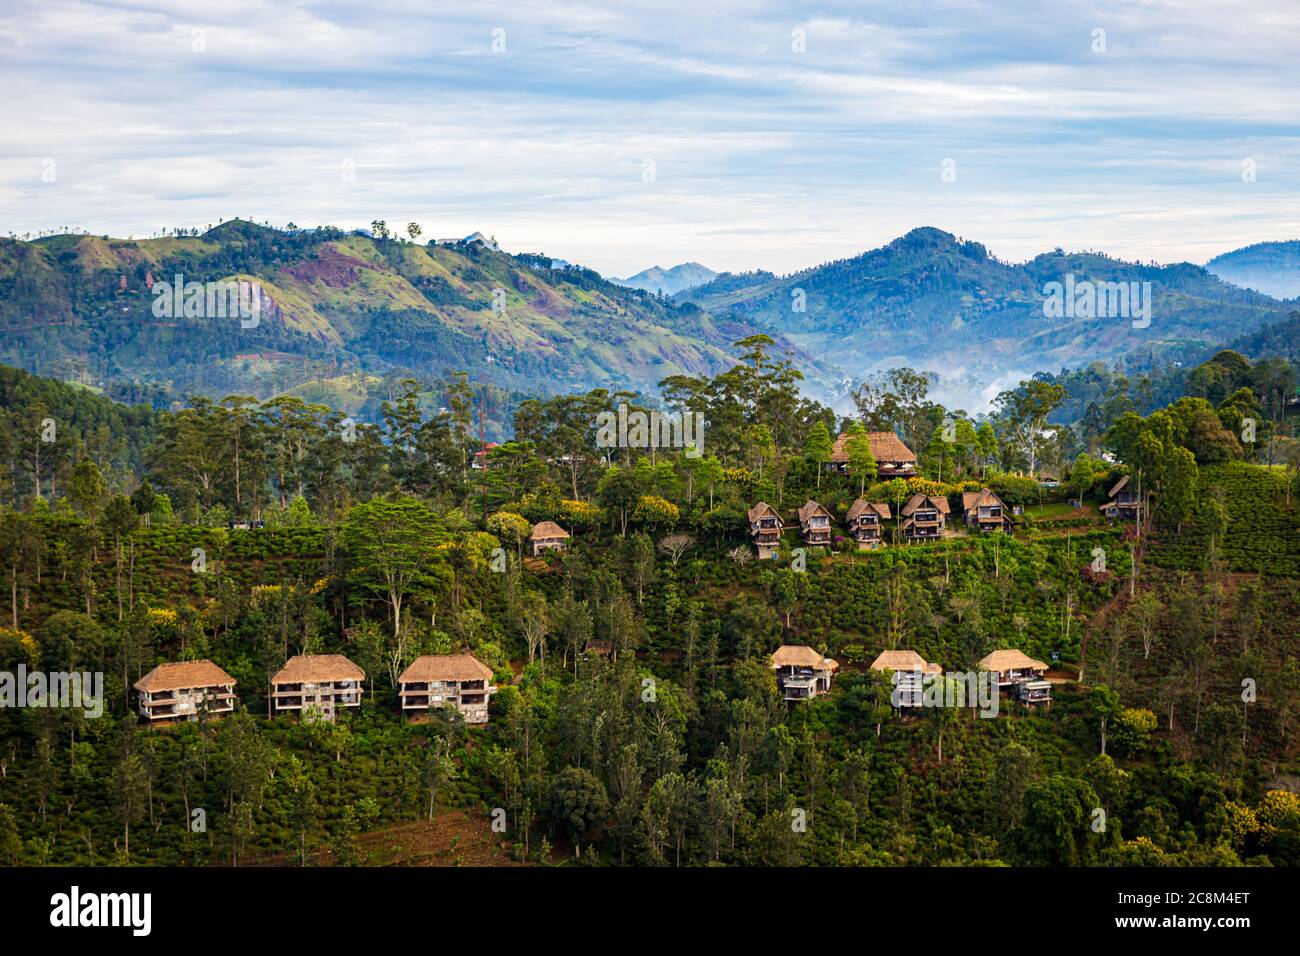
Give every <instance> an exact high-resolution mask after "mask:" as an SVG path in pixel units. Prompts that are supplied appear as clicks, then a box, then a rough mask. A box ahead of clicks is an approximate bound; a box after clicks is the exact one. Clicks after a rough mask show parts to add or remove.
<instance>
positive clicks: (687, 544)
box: [659, 534, 695, 568]
mask: <svg viewBox="0 0 1300 956" xmlns="http://www.w3.org/2000/svg"><path fill="white" fill-rule="evenodd" d="M693 547H695V539H694V538H692V537H691V536H690V535H689V534H670V535H666V536H665V537H662V538H660V539H659V550H660V551H662V552H663V553H664V554H666V555H668V557H669V558H670V559H671V560H672V562H673V567H674V568H675V567H677V562H678V561H680V560H681V559H682V555H684V554H685V553H686V552H687V551H689V550H691V548H693Z"/></svg>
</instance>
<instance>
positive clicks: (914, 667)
mask: <svg viewBox="0 0 1300 956" xmlns="http://www.w3.org/2000/svg"><path fill="white" fill-rule="evenodd" d="M871 669H872V670H873V671H898V672H900V673H901V672H907V671H919V672H920V673H922V674H938V673H939V672H940V671H942V670H943V668H942V667H940V666H939V665H938V664H929V663H926V660H925V658H923V657H922V656H921V655H920V654H918V653H916V651H881V652H880V656H879V657H877V658H876V659H875V660H874V661H872V662H871Z"/></svg>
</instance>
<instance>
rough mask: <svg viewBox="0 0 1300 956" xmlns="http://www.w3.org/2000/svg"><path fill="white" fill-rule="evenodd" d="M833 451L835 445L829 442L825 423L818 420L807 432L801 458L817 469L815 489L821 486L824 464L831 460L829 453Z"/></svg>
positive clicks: (829, 438)
mask: <svg viewBox="0 0 1300 956" xmlns="http://www.w3.org/2000/svg"><path fill="white" fill-rule="evenodd" d="M834 450H835V443H834V442H833V441H832V440H831V434H830V431H829V430H828V429H827V428H826V423H825V422H824V421H822V420H821V419H818V420H817V421H816V422H814V423H813V427H812V428H811V429H810V430H809V432H808V440H807V441H806V442H805V443H804V446H803V456H804V458H806V459H808V461H810V462H812V464H813V467H815V468H816V469H817V487H818V488H820V487H821V486H822V470H823V469H824V468H825V466H826V463H827V462H829V461H830V460H831V453H832V452H833V451H834Z"/></svg>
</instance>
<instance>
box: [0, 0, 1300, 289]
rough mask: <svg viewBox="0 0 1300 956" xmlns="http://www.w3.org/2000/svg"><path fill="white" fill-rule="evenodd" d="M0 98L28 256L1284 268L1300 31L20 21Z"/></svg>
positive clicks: (205, 3)
mask: <svg viewBox="0 0 1300 956" xmlns="http://www.w3.org/2000/svg"><path fill="white" fill-rule="evenodd" d="M444 8H450V9H444ZM1102 31H1104V32H1102ZM0 79H2V80H3V84H4V90H5V96H4V98H3V100H2V101H0V119H2V120H3V125H2V128H3V130H4V135H3V137H0V232H3V233H10V232H12V233H16V234H18V235H22V234H24V233H26V232H29V231H36V230H47V229H54V228H60V227H74V228H84V229H87V230H90V231H92V232H96V233H110V234H113V235H121V236H126V235H134V236H137V237H139V236H143V235H149V234H151V233H154V232H156V231H158V230H160V229H162V228H163V227H175V226H187V227H188V226H199V227H203V226H206V225H208V224H210V223H216V222H217V221H219V220H221V219H228V218H231V217H234V216H242V217H246V218H253V219H256V220H258V221H270V222H272V223H274V224H277V225H281V224H284V223H288V222H290V221H292V222H295V223H297V224H299V225H317V224H335V225H340V226H348V227H351V226H361V225H364V224H367V223H369V221H370V220H372V219H375V218H381V219H385V220H387V221H388V222H389V223H390V224H392V223H405V222H406V221H408V220H416V221H418V222H420V223H422V224H423V227H424V230H425V236H426V237H443V236H456V235H463V234H466V233H469V232H471V231H473V230H475V229H479V230H482V231H483V232H485V233H490V234H495V235H496V236H497V238H498V239H499V240H500V241H501V243H502V245H503V246H504V247H505V248H507V249H509V250H511V251H541V252H545V253H547V254H549V255H552V256H557V257H561V258H565V259H568V260H571V261H575V262H581V263H583V264H585V265H589V266H591V267H593V268H596V269H598V270H600V271H602V272H604V273H606V274H611V275H625V274H628V273H631V272H635V271H637V270H639V269H641V268H644V267H647V266H650V265H654V264H660V265H663V266H668V265H671V264H673V263H676V262H680V261H683V260H690V259H694V260H698V261H700V262H702V263H704V264H705V265H708V266H710V267H712V268H714V269H731V270H741V269H749V268H756V267H758V268H766V269H771V270H774V271H777V272H789V271H793V270H795V269H798V268H802V267H805V266H808V265H814V264H816V263H818V262H822V261H825V260H828V259H837V258H843V257H845V256H849V255H853V254H856V253H858V252H861V251H863V250H866V249H870V248H873V247H875V246H878V245H881V244H882V243H884V242H887V241H889V240H890V239H892V238H894V237H895V236H897V235H900V234H901V233H903V232H905V231H907V230H908V229H910V228H912V227H914V226H918V225H934V226H939V227H940V228H944V229H947V230H949V231H951V232H954V233H957V234H958V235H961V236H963V237H965V238H971V239H977V240H979V241H981V242H983V243H985V244H986V245H987V246H988V247H989V248H990V249H991V251H993V252H994V253H995V254H997V255H1000V256H1003V257H1005V258H1008V259H1016V260H1019V259H1025V258H1028V257H1030V256H1032V255H1034V254H1036V253H1038V252H1040V251H1044V250H1047V249H1051V248H1053V247H1056V246H1062V247H1064V248H1067V249H1101V250H1105V251H1107V252H1110V253H1112V254H1115V255H1119V256H1122V257H1124V258H1129V259H1143V260H1147V259H1156V260H1159V261H1162V262H1163V261H1178V260H1183V259H1186V260H1191V261H1194V262H1203V261H1205V260H1206V259H1208V258H1210V257H1212V256H1214V255H1216V254H1218V253H1220V252H1224V251H1227V250H1229V249H1232V248H1236V247H1238V246H1241V245H1246V244H1249V243H1252V242H1259V241H1264V240H1274V239H1294V238H1300V190H1298V189H1297V184H1298V183H1300V5H1297V4H1295V3H1292V2H1289V0H1225V2H1203V0H1187V2H1179V0H1140V2H1132V0H1110V2H1088V0H1060V2H1057V0H1027V2H1017V0H1003V2H997V3H980V2H966V0H949V2H926V0H915V2H900V0H889V2H884V3H869V2H862V0H857V2H848V3H840V2H822V3H812V4H803V3H763V2H755V0H746V2H740V0H735V2H733V0H708V2H679V0H654V2H642V0H599V2H596V0H591V2H581V0H579V2H569V0H557V2H535V0H508V2H495V0H493V2H456V3H446V2H441V0H434V2H430V0H367V2H366V3H364V4H358V3H342V2H315V0H297V2H270V0H231V2H222V3H214V2H212V0H170V2H166V3H163V2H155V0H136V2H129V3H90V2H69V0H5V3H4V5H3V7H0ZM1252 168H1253V170H1254V176H1253V178H1254V181H1253V182H1246V181H1243V180H1245V179H1250V178H1252V177H1251V176H1249V175H1244V174H1243V173H1244V171H1246V172H1249V170H1250V169H1252ZM945 170H947V171H948V172H949V175H946V176H945Z"/></svg>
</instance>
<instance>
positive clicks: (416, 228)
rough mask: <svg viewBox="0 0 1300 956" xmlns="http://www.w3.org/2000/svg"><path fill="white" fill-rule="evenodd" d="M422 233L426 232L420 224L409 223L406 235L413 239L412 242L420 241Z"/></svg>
mask: <svg viewBox="0 0 1300 956" xmlns="http://www.w3.org/2000/svg"><path fill="white" fill-rule="evenodd" d="M422 232H424V229H423V228H422V227H421V226H420V224H419V223H418V222H408V223H407V224H406V234H407V235H408V236H410V237H411V241H412V242H415V240H416V239H419V238H420V234H421V233H422Z"/></svg>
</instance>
